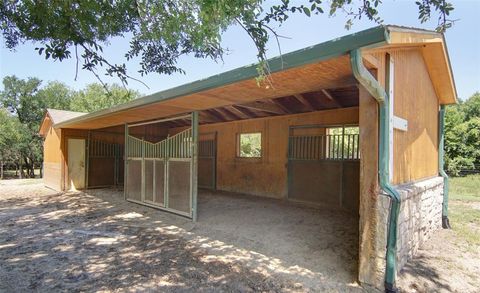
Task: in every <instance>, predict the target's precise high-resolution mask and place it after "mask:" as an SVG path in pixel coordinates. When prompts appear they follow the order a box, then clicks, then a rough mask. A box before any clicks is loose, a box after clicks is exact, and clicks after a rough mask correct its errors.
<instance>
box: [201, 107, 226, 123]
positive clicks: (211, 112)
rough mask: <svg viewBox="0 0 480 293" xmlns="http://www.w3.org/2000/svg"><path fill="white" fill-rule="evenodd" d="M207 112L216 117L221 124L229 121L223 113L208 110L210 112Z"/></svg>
mask: <svg viewBox="0 0 480 293" xmlns="http://www.w3.org/2000/svg"><path fill="white" fill-rule="evenodd" d="M205 112H208V113H209V114H211V115H212V116H213V117H215V118H216V119H217V120H218V121H219V122H225V121H227V119H226V118H225V117H224V116H223V115H222V114H221V113H218V112H217V111H215V109H208V110H205Z"/></svg>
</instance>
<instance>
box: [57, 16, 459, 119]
mask: <svg viewBox="0 0 480 293" xmlns="http://www.w3.org/2000/svg"><path fill="white" fill-rule="evenodd" d="M391 32H413V33H419V34H432V35H435V36H441V37H442V38H443V35H442V34H440V33H437V32H434V31H427V30H422V29H416V28H408V27H400V26H391V25H388V26H383V25H382V26H377V27H374V28H371V29H367V30H363V31H360V32H357V33H353V34H349V35H346V36H343V37H339V38H335V39H333V40H330V41H327V42H324V43H320V44H317V45H314V46H310V47H307V48H304V49H300V50H297V51H293V52H291V53H287V54H284V55H282V56H281V57H280V56H279V57H275V58H272V59H269V60H268V64H269V67H270V70H271V73H275V72H279V71H283V70H287V69H291V68H295V67H300V66H303V65H307V64H312V63H317V62H320V61H324V60H327V59H331V58H335V57H339V56H342V55H346V54H348V53H349V52H350V51H351V50H353V49H358V48H362V49H363V48H371V47H380V46H382V45H387V44H389V42H390V33H391ZM447 59H448V55H447ZM448 62H449V61H448ZM257 76H258V72H257V64H251V65H248V66H245V67H240V68H237V69H233V70H230V71H227V72H224V73H221V74H217V75H213V76H211V77H208V78H205V79H200V80H197V81H194V82H191V83H187V84H184V85H181V86H177V87H174V88H171V89H167V90H164V91H160V92H157V93H155V94H152V95H148V96H145V97H142V98H139V99H135V100H133V101H130V102H128V103H125V104H121V105H117V106H114V107H111V108H108V109H104V110H100V111H96V112H92V113H89V114H85V115H78V116H76V117H72V118H71V119H67V120H64V121H62V122H56V124H55V127H59V128H65V127H69V126H74V124H75V123H78V122H85V121H89V120H94V119H98V118H103V117H107V116H109V115H111V114H113V113H117V112H120V111H126V110H129V109H134V108H138V107H143V106H147V105H150V104H154V103H158V102H161V101H167V100H171V99H175V98H177V97H182V96H186V95H190V94H194V93H198V92H202V91H206V90H209V89H213V88H217V87H220V86H225V85H229V84H233V83H236V82H240V81H244V80H248V79H253V78H255V77H257ZM453 87H454V85H453Z"/></svg>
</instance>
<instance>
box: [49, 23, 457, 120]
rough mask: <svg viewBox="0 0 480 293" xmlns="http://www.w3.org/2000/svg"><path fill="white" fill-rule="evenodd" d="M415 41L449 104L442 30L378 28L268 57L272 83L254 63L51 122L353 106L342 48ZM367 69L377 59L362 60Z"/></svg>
mask: <svg viewBox="0 0 480 293" xmlns="http://www.w3.org/2000/svg"><path fill="white" fill-rule="evenodd" d="M406 46H409V47H412V46H418V47H420V48H422V50H423V52H424V56H426V57H425V62H426V64H427V67H428V69H429V73H430V75H431V78H432V82H433V84H434V87H435V90H436V91H437V95H438V97H439V100H440V103H441V104H450V103H455V101H456V92H455V86H454V82H453V78H452V75H451V70H450V65H449V62H448V55H447V50H446V47H445V43H444V40H443V37H442V35H441V34H438V33H435V32H429V31H423V30H412V29H407V28H400V27H391V26H381V27H376V28H373V29H369V30H366V31H362V32H359V33H357V34H352V35H349V36H346V37H342V38H339V39H335V40H332V41H329V42H326V43H322V44H319V45H316V46H313V47H309V48H306V49H302V50H299V51H295V52H292V53H289V54H285V55H283V56H282V60H283V63H282V60H281V59H280V58H274V59H271V60H270V61H269V65H270V67H271V70H272V74H271V76H270V80H271V82H270V83H265V84H264V85H262V86H258V85H257V83H256V81H255V77H256V76H257V72H256V67H255V65H251V66H247V67H243V68H239V69H235V70H232V71H229V72H226V73H223V74H220V75H216V76H212V77H210V78H207V79H204V80H200V81H197V82H193V83H190V84H186V85H184V86H180V87H177V88H173V89H170V90H166V91H163V92H159V93H157V94H154V95H151V96H147V97H143V98H140V99H137V100H134V101H132V102H130V103H126V104H123V105H119V106H116V107H113V108H110V109H106V110H102V111H98V112H94V113H90V114H87V115H83V116H80V117H77V118H73V119H70V120H67V121H65V122H61V123H58V122H56V123H55V126H56V127H61V128H79V129H99V128H105V127H111V126H115V125H121V124H125V123H133V122H139V121H147V120H153V119H158V118H164V117H170V116H175V115H181V114H185V113H189V112H192V111H201V112H200V120H201V122H202V123H212V122H219V121H229V120H237V119H249V118H256V117H263V116H266V115H283V114H290V113H300V112H308V111H316V110H322V109H331V108H339V107H351V106H356V105H357V103H358V100H355V97H357V96H358V95H357V88H356V85H357V82H356V80H355V79H354V77H353V75H352V71H351V67H350V61H349V56H348V53H349V52H350V51H351V50H353V49H357V48H362V49H364V51H368V50H382V49H383V50H385V49H389V48H392V47H406ZM365 63H366V66H367V68H369V69H374V67H375V64H370V63H369V62H365Z"/></svg>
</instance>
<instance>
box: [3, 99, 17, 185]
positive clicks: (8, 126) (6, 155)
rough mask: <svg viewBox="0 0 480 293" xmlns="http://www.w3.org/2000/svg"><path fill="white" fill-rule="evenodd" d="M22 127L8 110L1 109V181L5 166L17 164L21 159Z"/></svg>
mask: <svg viewBox="0 0 480 293" xmlns="http://www.w3.org/2000/svg"><path fill="white" fill-rule="evenodd" d="M21 127H22V125H21V124H20V122H19V121H18V119H16V117H15V116H13V115H12V114H10V113H9V112H8V111H7V110H6V109H4V108H0V179H3V171H4V169H3V168H4V166H5V164H7V163H10V164H15V163H16V162H18V161H19V160H20V159H21V152H20V148H19V145H20V140H21V139H22V137H21V134H20V132H19V131H18V129H20V128H21Z"/></svg>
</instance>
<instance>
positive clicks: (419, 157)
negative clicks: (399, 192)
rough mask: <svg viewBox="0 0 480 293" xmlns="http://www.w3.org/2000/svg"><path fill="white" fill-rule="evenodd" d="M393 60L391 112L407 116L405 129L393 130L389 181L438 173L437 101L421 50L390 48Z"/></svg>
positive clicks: (406, 180) (403, 116)
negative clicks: (391, 163) (390, 179)
mask: <svg viewBox="0 0 480 293" xmlns="http://www.w3.org/2000/svg"><path fill="white" fill-rule="evenodd" d="M391 56H392V58H394V62H395V89H394V90H395V105H394V114H395V115H396V116H398V117H401V118H404V119H406V120H408V131H406V132H404V131H400V130H394V141H393V143H394V172H393V183H394V184H401V183H406V182H411V181H415V180H419V179H423V178H428V177H432V176H436V175H437V174H438V109H439V101H438V97H437V95H436V93H435V89H434V87H433V84H432V81H431V79H430V75H429V73H428V70H427V67H426V64H425V61H424V58H423V55H422V52H421V51H420V50H406V51H394V52H391Z"/></svg>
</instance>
